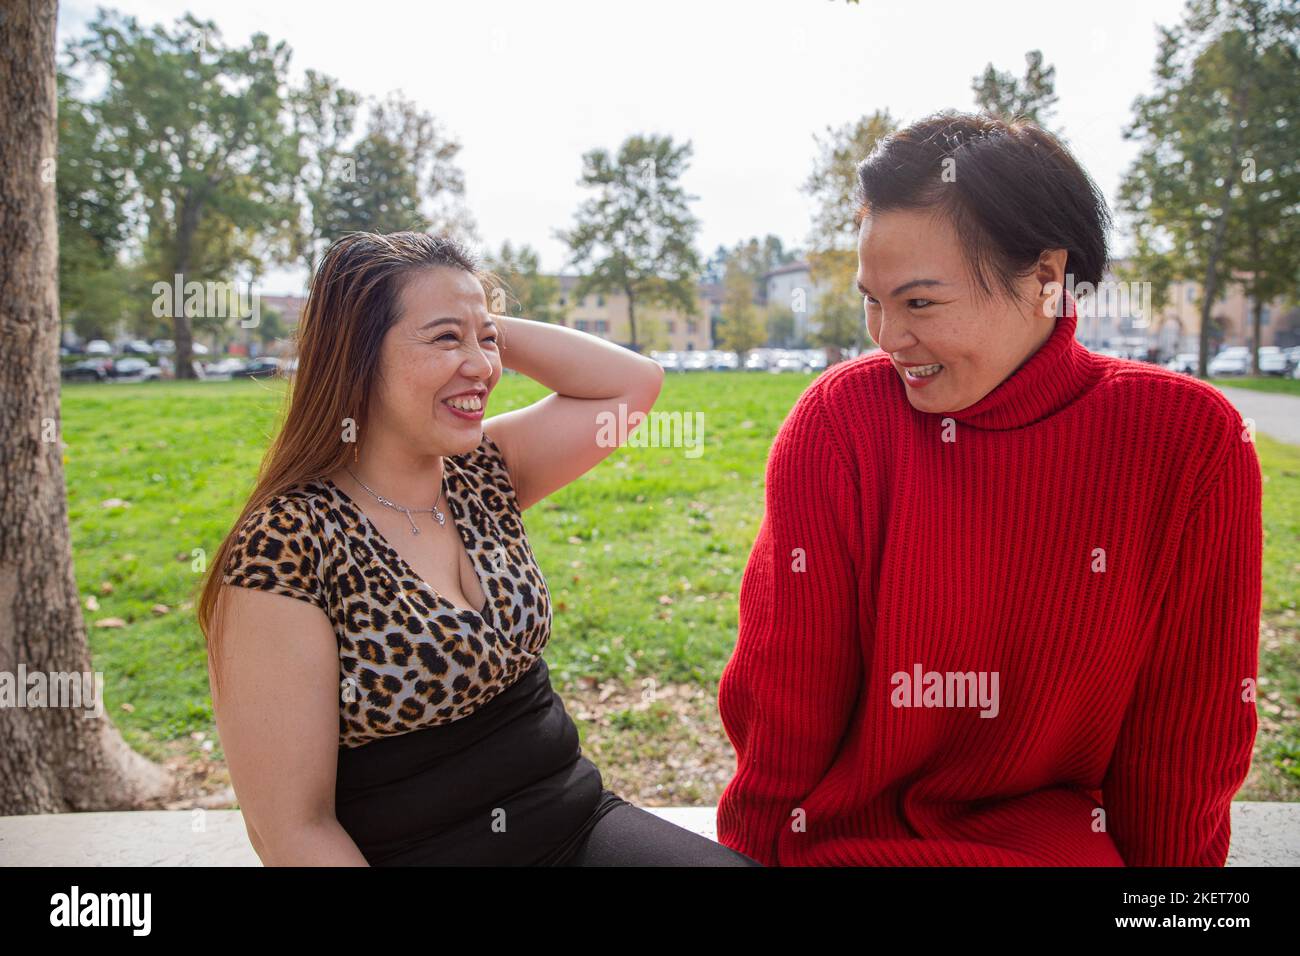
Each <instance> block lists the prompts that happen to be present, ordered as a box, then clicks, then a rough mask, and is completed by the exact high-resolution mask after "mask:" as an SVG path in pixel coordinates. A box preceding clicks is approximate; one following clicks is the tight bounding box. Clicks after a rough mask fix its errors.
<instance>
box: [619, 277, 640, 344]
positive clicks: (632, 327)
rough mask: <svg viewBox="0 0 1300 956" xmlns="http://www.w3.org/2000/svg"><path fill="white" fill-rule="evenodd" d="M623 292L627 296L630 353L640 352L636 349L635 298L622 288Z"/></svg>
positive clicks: (630, 292) (630, 291)
mask: <svg viewBox="0 0 1300 956" xmlns="http://www.w3.org/2000/svg"><path fill="white" fill-rule="evenodd" d="M623 292H624V293H625V294H626V295H627V324H628V331H629V333H630V334H631V336H632V351H634V352H639V351H641V350H640V349H639V348H637V347H636V296H635V295H633V293H632V290H631V289H629V288H626V287H624V289H623Z"/></svg>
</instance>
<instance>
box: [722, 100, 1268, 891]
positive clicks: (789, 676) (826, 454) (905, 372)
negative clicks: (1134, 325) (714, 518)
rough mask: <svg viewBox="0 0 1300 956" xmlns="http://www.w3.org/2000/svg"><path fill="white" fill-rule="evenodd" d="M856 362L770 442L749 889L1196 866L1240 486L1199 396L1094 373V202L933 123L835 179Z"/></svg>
mask: <svg viewBox="0 0 1300 956" xmlns="http://www.w3.org/2000/svg"><path fill="white" fill-rule="evenodd" d="M859 178H860V186H861V190H860V199H861V209H860V212H859V219H860V224H861V225H860V232H859V240H860V242H859V267H858V275H857V279H858V286H859V288H860V289H861V292H862V295H863V303H864V308H865V313H866V322H867V328H868V330H869V331H870V333H871V337H872V339H873V340H874V341H875V342H877V343H878V344H879V345H880V348H881V351H880V352H878V353H875V354H870V355H866V356H863V357H861V358H858V359H855V360H852V361H849V362H844V363H842V364H840V365H836V366H834V367H833V368H831V369H830V370H828V371H827V372H826V373H825V374H823V375H822V376H821V377H820V378H818V379H817V381H816V382H814V383H813V385H812V386H811V387H810V388H808V390H807V391H806V392H804V394H803V395H802V397H801V398H800V399H799V401H798V402H797V404H796V405H795V407H794V409H793V410H792V411H791V413H790V415H789V417H788V418H787V419H786V421H785V422H784V424H783V425H782V427H781V429H780V432H779V434H778V436H777V438H776V441H775V443H774V444H773V446H772V449H771V453H770V457H769V460H768V464H767V490H766V511H765V514H764V517H763V521H762V525H761V527H760V529H759V533H758V539H757V541H756V542H755V544H754V548H753V552H752V554H751V555H750V558H749V562H748V565H747V567H746V569H745V573H744V577H743V581H742V585H741V591H740V629H739V638H738V641H737V645H736V650H735V653H734V655H733V657H732V659H731V660H730V662H729V663H728V665H727V667H726V669H725V671H724V673H723V676H722V682H721V686H720V689H719V698H718V704H719V709H720V712H721V716H722V719H723V723H724V726H725V728H726V731H727V734H728V736H729V737H730V739H731V742H732V744H733V745H734V747H735V749H736V755H737V772H736V776H735V778H734V779H733V780H732V781H731V782H730V784H729V785H728V786H727V788H726V791H725V792H724V793H723V795H722V799H721V802H720V805H719V808H718V836H719V839H720V841H721V842H722V843H724V844H725V845H727V846H729V847H732V848H733V849H735V850H738V851H740V852H741V853H744V854H746V855H748V856H751V857H753V858H755V859H757V860H759V861H760V862H762V863H765V864H768V865H883V866H909V865H938V866H960V865H977V866H1003V865H1010V866H1020V865H1049V866H1053V865H1054V866H1123V865H1129V866H1143V865H1159V866H1168V865H1202V866H1204V865H1209V866H1221V865H1223V863H1224V860H1225V858H1226V856H1227V852H1228V840H1229V804H1230V802H1231V800H1232V795H1233V794H1234V793H1235V792H1236V790H1237V789H1238V787H1240V785H1241V783H1242V781H1243V779H1244V778H1245V776H1246V773H1247V771H1248V769H1249V766H1250V759H1251V751H1252V746H1253V742H1254V738H1255V730H1256V714H1255V704H1254V693H1253V686H1254V681H1255V677H1256V666H1257V653H1258V630H1259V612H1260V598H1261V551H1262V528H1261V514H1260V485H1261V482H1260V472H1259V463H1258V459H1257V457H1256V453H1255V448H1254V445H1253V443H1252V442H1251V440H1250V438H1251V434H1250V432H1249V431H1248V430H1247V429H1246V428H1245V427H1244V426H1243V422H1242V420H1241V417H1240V416H1239V415H1238V414H1237V413H1236V412H1235V411H1234V410H1233V408H1232V406H1231V405H1230V404H1229V403H1228V402H1227V401H1226V400H1225V399H1224V397H1223V396H1222V395H1221V394H1220V393H1219V392H1218V391H1217V390H1215V389H1214V388H1212V387H1210V386H1209V385H1205V384H1203V383H1201V382H1199V381H1196V380H1194V379H1192V378H1189V377H1187V376H1183V375H1179V374H1176V373H1172V372H1167V371H1164V370H1162V369H1160V368H1157V367H1155V366H1152V365H1146V364H1142V363H1138V362H1130V361H1124V360H1119V359H1112V358H1106V357H1103V356H1100V355H1096V354H1093V353H1091V352H1089V351H1088V350H1087V349H1085V348H1084V347H1083V346H1082V345H1081V344H1080V343H1079V341H1078V340H1077V339H1076V338H1075V318H1076V317H1075V309H1074V300H1073V298H1072V297H1071V296H1070V294H1069V293H1068V292H1067V291H1066V290H1067V289H1069V288H1072V287H1077V286H1078V285H1080V284H1082V283H1091V284H1093V286H1094V287H1095V286H1096V284H1097V283H1098V282H1099V281H1100V280H1101V276H1102V269H1103V266H1104V264H1105V261H1106V240H1105V234H1106V227H1107V224H1108V216H1107V212H1106V208H1105V202H1104V200H1103V199H1102V198H1101V195H1100V194H1099V192H1098V191H1097V189H1096V187H1095V185H1094V184H1093V183H1092V181H1091V180H1090V179H1089V178H1088V176H1087V174H1086V173H1085V172H1084V171H1083V170H1082V169H1081V168H1080V167H1079V166H1078V164H1077V163H1076V162H1075V160H1074V159H1073V158H1072V157H1071V156H1070V154H1069V153H1068V152H1067V151H1066V150H1065V148H1064V147H1063V146H1062V145H1061V144H1060V143H1059V142H1058V141H1057V140H1055V139H1054V138H1053V137H1052V136H1050V135H1049V134H1047V133H1045V132H1044V131H1042V130H1041V129H1039V128H1037V127H1036V126H1033V125H1030V124H1027V123H1012V124H1005V123H1002V122H999V121H996V120H992V119H988V118H985V117H978V118H977V117H972V116H965V115H961V114H953V113H945V114H940V115H938V116H935V117H931V118H929V119H927V120H924V121H922V122H920V123H918V124H916V125H915V126H913V127H911V128H909V129H906V130H904V131H902V132H900V133H897V134H895V135H894V136H892V137H890V138H889V139H888V140H886V141H885V142H884V143H882V144H881V145H880V146H879V147H878V148H877V150H876V151H875V152H874V153H873V154H872V155H871V156H870V157H869V158H868V159H867V160H865V161H864V162H863V163H862V164H861V166H860V167H859Z"/></svg>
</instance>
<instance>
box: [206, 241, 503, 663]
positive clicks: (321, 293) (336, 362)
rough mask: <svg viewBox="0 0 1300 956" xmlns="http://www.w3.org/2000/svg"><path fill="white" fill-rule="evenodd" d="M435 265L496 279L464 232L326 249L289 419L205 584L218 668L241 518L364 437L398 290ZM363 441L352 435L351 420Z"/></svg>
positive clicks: (211, 649) (289, 398)
mask: <svg viewBox="0 0 1300 956" xmlns="http://www.w3.org/2000/svg"><path fill="white" fill-rule="evenodd" d="M434 266H449V267H451V268H456V269H464V270H465V271H466V272H469V273H471V274H472V275H474V276H476V277H477V278H478V279H479V281H480V282H482V283H483V284H484V291H485V293H486V292H487V291H488V290H489V289H491V288H495V287H496V283H497V280H496V277H495V276H493V275H492V273H490V272H487V271H485V270H483V269H481V268H480V267H479V265H478V263H477V262H476V261H475V259H474V257H473V255H472V254H471V253H470V252H469V251H468V250H467V249H466V248H465V247H464V246H463V245H461V244H460V243H458V242H457V241H456V240H454V239H451V238H447V237H441V236H432V235H429V234H427V233H422V232H397V233H392V234H390V235H378V234H376V233H370V232H356V233H351V234H349V235H346V236H344V237H343V238H341V239H338V240H337V241H336V242H334V243H333V244H332V245H331V246H330V247H329V249H327V250H326V252H325V255H324V257H323V258H322V260H321V263H320V267H319V268H318V269H317V271H316V274H315V276H313V277H312V282H311V289H310V290H309V292H308V294H307V303H306V305H305V306H304V308H303V313H302V317H301V319H300V320H299V322H298V328H297V330H296V332H295V335H294V339H295V344H296V354H297V356H298V369H297V372H296V373H295V374H294V375H293V377H292V379H291V380H290V383H289V385H288V387H287V388H286V390H285V408H284V412H283V419H284V424H283V426H282V427H281V429H280V431H279V433H278V434H277V435H276V438H275V440H274V441H273V442H272V444H271V447H270V448H269V449H268V450H267V452H266V456H265V457H264V458H263V459H262V464H261V467H260V468H259V469H258V476H257V484H256V486H255V487H254V489H253V493H252V494H251V495H250V496H249V499H248V502H247V503H246V504H245V505H244V510H243V511H242V512H240V515H239V518H238V520H236V521H235V524H234V526H233V527H232V528H231V530H230V531H229V532H228V533H227V534H226V537H225V539H224V540H223V541H222V542H221V547H219V548H218V549H217V553H216V555H215V556H214V557H213V559H212V562H211V564H210V565H209V567H208V572H207V576H206V577H205V578H204V579H203V581H202V582H201V584H200V585H199V586H200V587H201V588H202V593H201V595H200V596H199V601H198V610H197V615H198V621H199V627H200V629H201V630H202V631H203V635H204V637H205V638H206V639H207V644H208V661H209V665H210V669H211V672H212V674H213V677H214V680H215V678H216V673H217V668H216V651H217V641H218V640H219V635H220V633H221V617H222V609H221V607H220V603H221V602H220V601H219V596H220V592H221V584H222V576H223V574H222V572H223V569H224V568H225V565H226V561H227V560H228V558H229V556H230V551H231V548H232V547H233V545H234V540H235V535H236V534H237V532H238V530H239V528H240V526H241V525H242V524H243V523H244V522H245V521H246V520H247V519H248V518H249V517H250V516H251V515H252V514H253V513H254V512H256V511H257V510H258V509H259V508H261V507H262V506H264V505H265V504H266V503H267V502H268V501H270V500H271V499H272V498H274V497H275V496H276V495H278V494H281V493H282V492H284V491H287V490H289V489H290V488H293V487H295V486H296V485H298V484H299V483H301V482H304V481H311V480H314V479H318V478H321V477H323V476H325V475H328V474H330V473H332V472H334V471H337V470H338V469H339V468H341V467H342V466H343V465H344V464H345V463H346V462H347V459H348V458H349V456H351V455H352V454H353V449H354V448H356V447H358V446H359V445H360V443H361V441H362V440H363V435H362V434H361V426H362V424H363V423H364V422H365V421H366V413H367V412H368V411H369V404H370V395H371V387H372V386H373V384H374V382H375V378H376V377H377V375H378V367H379V354H380V345H381V344H382V343H383V340H384V336H385V334H387V332H388V330H389V328H391V327H392V325H393V322H394V321H396V319H397V317H398V316H397V311H398V298H399V296H400V295H401V291H402V288H403V285H404V283H405V280H406V279H407V278H408V277H409V276H410V275H411V274H412V273H414V272H416V271H418V270H422V269H426V268H430V267H434ZM349 419H350V420H351V421H352V422H353V423H354V431H355V441H345V440H344V436H345V434H348V437H349V438H351V437H352V435H351V434H350V433H347V432H345V425H346V422H347V420H349Z"/></svg>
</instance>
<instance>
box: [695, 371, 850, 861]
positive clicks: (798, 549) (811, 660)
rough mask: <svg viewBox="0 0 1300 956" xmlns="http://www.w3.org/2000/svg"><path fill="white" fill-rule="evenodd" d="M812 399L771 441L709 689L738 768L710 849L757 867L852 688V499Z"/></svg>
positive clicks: (817, 396) (811, 776)
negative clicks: (723, 662)
mask: <svg viewBox="0 0 1300 956" xmlns="http://www.w3.org/2000/svg"><path fill="white" fill-rule="evenodd" d="M822 401H823V399H822V396H821V390H820V389H817V388H816V387H813V388H809V389H808V390H807V391H805V392H804V395H803V397H802V398H801V399H800V400H799V402H798V403H797V404H796V406H795V408H794V409H793V410H792V411H791V413H790V415H789V416H788V417H787V418H786V421H785V423H784V424H783V425H782V426H781V429H780V431H779V432H778V434H777V437H776V440H775V441H774V442H773V445H772V449H771V451H770V453H769V457H768V463H767V476H766V495H765V499H766V510H765V513H764V516H763V520H762V523H761V525H760V527H759V531H758V537H757V539H756V540H755V542H754V547H753V550H752V551H751V553H750V556H749V560H748V563H747V564H746V567H745V571H744V574H743V576H742V579H741V586H740V602H739V604H740V607H739V615H740V616H739V634H738V637H737V641H736V647H735V651H734V653H733V654H732V657H731V660H730V661H728V663H727V666H726V668H725V669H724V670H723V674H722V679H721V682H720V684H719V687H718V708H719V713H720V716H721V718H722V722H723V727H724V728H725V730H726V732H727V735H728V737H729V738H730V740H731V743H732V746H733V747H734V748H735V751H736V761H737V767H736V774H735V776H734V777H733V778H732V780H731V782H730V783H729V784H728V785H727V787H726V789H725V790H724V792H723V794H722V797H721V799H720V800H719V803H718V840H719V842H721V843H723V844H724V845H726V846H729V847H731V848H732V849H734V850H737V851H738V852H741V853H744V854H746V855H747V856H750V857H752V858H753V859H755V860H757V861H759V862H760V863H763V864H764V865H767V866H772V865H775V864H777V863H778V862H779V861H778V859H777V843H778V839H779V837H780V835H781V833H782V832H783V828H785V827H791V826H792V822H793V820H794V819H795V817H794V816H793V814H794V811H795V810H796V809H797V808H798V807H799V802H800V800H801V799H802V798H803V797H804V796H805V795H806V794H808V793H809V792H810V791H811V790H812V789H813V788H814V787H815V786H816V784H817V783H818V781H820V780H821V778H822V776H823V775H824V774H825V772H826V770H827V768H828V767H829V766H830V764H831V761H832V760H833V758H834V756H835V753H836V751H837V749H838V747H839V744H840V741H841V738H842V737H843V735H844V731H845V729H846V727H847V724H848V721H849V718H850V716H851V713H852V710H853V707H854V704H855V703H856V699H857V694H858V690H859V687H860V684H861V680H862V669H861V663H860V660H861V650H860V648H859V644H858V633H857V617H858V615H857V599H858V589H857V586H856V574H855V567H856V565H857V564H858V562H857V560H856V551H855V548H854V545H853V543H854V541H856V540H857V537H858V535H857V532H856V530H855V529H856V528H857V527H858V526H859V524H860V516H859V515H857V514H856V509H857V505H856V501H857V497H858V493H857V489H856V485H855V482H854V480H853V479H852V477H851V473H850V470H849V467H848V459H846V457H845V455H844V453H843V451H842V450H841V449H840V448H839V446H838V445H837V443H836V442H835V438H834V435H833V434H832V432H831V429H830V428H829V427H828V425H827V417H826V412H825V409H824V408H823V407H822ZM806 826H807V828H808V829H812V828H813V827H815V826H816V821H815V820H807V821H806ZM792 829H794V828H793V827H792ZM795 832H800V831H799V830H798V829H795Z"/></svg>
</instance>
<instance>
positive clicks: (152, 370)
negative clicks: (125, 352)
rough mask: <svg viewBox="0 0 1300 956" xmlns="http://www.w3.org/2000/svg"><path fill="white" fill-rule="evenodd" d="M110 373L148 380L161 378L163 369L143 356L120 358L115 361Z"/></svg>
mask: <svg viewBox="0 0 1300 956" xmlns="http://www.w3.org/2000/svg"><path fill="white" fill-rule="evenodd" d="M109 374H110V375H112V376H113V378H118V379H122V378H129V379H134V380H136V381H140V382H146V381H149V380H150V379H155V378H159V377H160V376H161V375H162V370H161V369H159V368H158V367H157V366H156V365H150V364H149V363H148V362H146V361H145V360H144V359H142V358H120V359H118V360H117V361H116V362H114V363H113V367H112V369H111V370H110V372H109Z"/></svg>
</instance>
